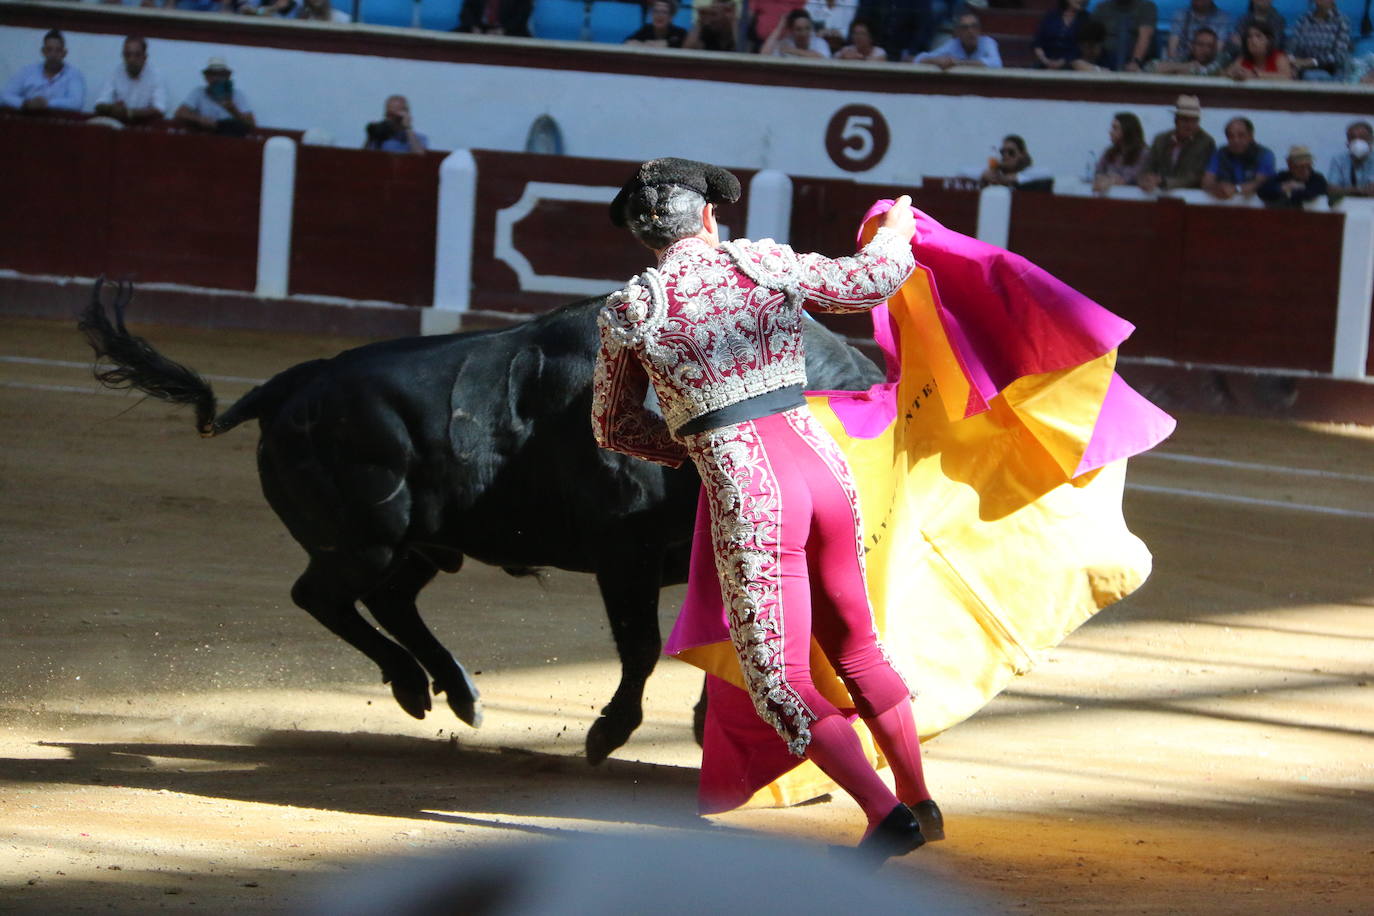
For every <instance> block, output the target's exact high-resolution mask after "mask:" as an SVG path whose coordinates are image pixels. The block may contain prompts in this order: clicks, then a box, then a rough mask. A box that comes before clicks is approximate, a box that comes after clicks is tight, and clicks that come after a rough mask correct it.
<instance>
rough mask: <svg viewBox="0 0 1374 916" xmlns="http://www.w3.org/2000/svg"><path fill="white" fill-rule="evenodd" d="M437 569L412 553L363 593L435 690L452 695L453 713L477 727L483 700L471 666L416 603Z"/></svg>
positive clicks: (364, 599) (380, 619)
mask: <svg viewBox="0 0 1374 916" xmlns="http://www.w3.org/2000/svg"><path fill="white" fill-rule="evenodd" d="M437 572H438V570H437V569H436V568H435V566H434V564H433V563H431V562H429V561H428V560H426V559H424V558H423V557H420V556H416V555H414V554H410V555H408V556H406V557H405V558H404V559H402V560H401V561H400V562H398V563H397V564H396V567H395V569H394V570H393V571H392V572H391V574H390V575H389V576H388V577H387V579H386V581H385V582H383V583H382V585H381V586H380V587H379V588H377V589H376V590H375V591H372V592H370V593H368V594H366V595H364V596H363V604H365V605H367V609H368V610H369V611H371V612H372V616H373V617H375V618H377V622H378V623H379V624H381V625H382V627H383V628H384V629H385V630H386V631H387V632H388V633H390V634H391V635H392V636H394V637H396V641H397V642H399V643H400V644H401V645H403V646H405V647H406V648H407V649H408V650H410V652H411V654H412V655H414V656H415V658H416V659H418V660H419V662H420V664H422V665H424V666H425V670H427V671H428V672H429V674H430V676H431V677H433V678H434V692H435V693H436V694H439V693H445V694H447V695H448V705H449V708H450V709H452V710H453V714H454V715H456V716H457V717H458V718H460V719H462V720H463V721H464V722H466V723H467V724H469V725H471V726H472V727H473V728H479V727H480V726H481V725H482V703H481V701H480V700H479V699H478V696H479V694H478V691H477V685H476V684H474V683H473V681H472V678H471V677H469V676H468V672H467V669H465V668H464V667H463V666H462V665H461V664H459V663H458V660H457V659H455V658H454V657H453V655H452V654H450V653H449V651H448V649H445V648H444V645H443V643H441V642H439V640H437V639H435V638H434V634H433V633H431V632H430V631H429V628H428V627H427V626H425V622H424V620H422V619H421V618H420V611H419V609H418V608H416V606H415V598H416V597H417V596H418V595H419V594H420V590H421V589H423V588H424V587H425V586H426V585H428V584H429V583H430V581H431V580H432V579H433V578H434V576H435V574H436V573H437Z"/></svg>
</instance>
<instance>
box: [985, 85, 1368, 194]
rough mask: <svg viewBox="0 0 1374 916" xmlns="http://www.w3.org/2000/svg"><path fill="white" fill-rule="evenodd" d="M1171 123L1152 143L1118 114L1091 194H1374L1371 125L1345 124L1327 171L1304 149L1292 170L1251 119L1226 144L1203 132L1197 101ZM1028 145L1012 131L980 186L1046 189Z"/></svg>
mask: <svg viewBox="0 0 1374 916" xmlns="http://www.w3.org/2000/svg"><path fill="white" fill-rule="evenodd" d="M1173 115H1174V126H1173V128H1172V129H1170V130H1165V131H1162V132H1160V133H1159V134H1157V135H1156V136H1155V137H1154V138H1153V139H1152V140H1151V141H1149V142H1148V143H1147V142H1146V139H1145V131H1144V128H1143V127H1142V126H1141V122H1140V118H1139V117H1137V116H1136V115H1135V114H1134V113H1132V112H1129V111H1122V112H1117V114H1116V115H1115V116H1114V117H1113V118H1112V121H1111V126H1110V128H1109V129H1108V132H1107V138H1108V146H1107V148H1106V149H1105V150H1103V151H1102V154H1101V155H1100V156H1099V157H1098V158H1097V162H1096V165H1095V167H1094V169H1093V190H1094V191H1095V192H1097V193H1099V194H1106V193H1109V192H1110V190H1111V189H1112V188H1113V187H1137V188H1139V189H1140V190H1141V191H1143V192H1145V193H1155V192H1160V191H1164V192H1169V191H1180V190H1190V189H1198V190H1201V191H1203V192H1205V193H1206V194H1207V195H1208V196H1210V197H1212V198H1213V199H1215V200H1217V201H1231V202H1237V203H1245V202H1250V201H1258V202H1262V203H1263V204H1265V205H1266V206H1270V207H1302V206H1305V205H1307V204H1310V203H1313V202H1315V201H1318V200H1319V199H1326V200H1327V201H1329V202H1332V203H1334V202H1336V201H1338V200H1340V199H1341V198H1344V197H1374V156H1371V155H1370V152H1371V145H1374V125H1371V124H1370V123H1369V122H1368V121H1355V122H1354V123H1352V124H1350V125H1348V126H1347V127H1346V132H1345V139H1346V143H1345V149H1344V151H1343V152H1341V153H1338V154H1337V155H1335V156H1333V157H1332V158H1331V162H1330V165H1329V166H1328V168H1327V171H1326V174H1323V173H1321V172H1318V171H1317V170H1316V168H1315V165H1314V160H1313V156H1312V151H1311V149H1310V148H1309V147H1308V146H1305V145H1294V146H1292V147H1290V148H1289V150H1288V154H1287V156H1286V157H1285V162H1286V164H1287V166H1288V167H1287V168H1286V169H1283V170H1280V169H1279V167H1278V162H1277V157H1276V156H1275V155H1274V152H1273V151H1272V150H1271V149H1269V148H1268V147H1266V146H1264V145H1263V144H1262V143H1260V142H1259V141H1258V140H1257V139H1256V137H1255V125H1254V124H1253V123H1252V122H1251V121H1250V119H1249V118H1245V117H1241V116H1236V117H1233V118H1231V119H1230V120H1229V121H1227V122H1226V127H1225V142H1224V143H1222V144H1221V145H1218V144H1217V141H1216V140H1215V139H1214V138H1213V137H1212V136H1211V135H1210V134H1208V133H1207V131H1205V130H1203V129H1202V105H1201V103H1200V101H1199V100H1198V98H1197V96H1193V95H1181V96H1179V97H1178V100H1177V101H1176V102H1175V104H1174V110H1173ZM1032 163H1033V160H1032V159H1031V155H1030V151H1029V150H1028V149H1027V147H1026V141H1025V140H1024V139H1022V138H1021V137H1019V136H1017V135H1015V134H1011V135H1008V136H1006V137H1004V138H1003V139H1002V144H1001V146H1000V147H999V149H998V154H997V155H996V156H993V157H991V158H990V159H989V160H988V166H987V168H986V169H984V170H983V171H982V173H981V174H980V175H979V183H980V184H981V185H983V186H987V185H1004V186H1008V187H1013V188H1019V189H1023V190H1036V189H1047V188H1049V187H1050V184H1049V182H1050V180H1051V179H1050V176H1047V175H1045V174H1043V173H1036V172H1035V171H1034V170H1033V169H1032V168H1031V166H1032Z"/></svg>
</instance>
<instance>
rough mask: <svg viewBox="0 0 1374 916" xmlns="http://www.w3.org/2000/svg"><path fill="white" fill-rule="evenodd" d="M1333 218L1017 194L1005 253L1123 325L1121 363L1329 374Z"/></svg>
mask: <svg viewBox="0 0 1374 916" xmlns="http://www.w3.org/2000/svg"><path fill="white" fill-rule="evenodd" d="M1343 219H1344V218H1343V217H1342V216H1340V215H1338V214H1334V213H1308V212H1303V211H1291V210H1253V209H1248V208H1247V209H1241V208H1232V207H1198V206H1186V205H1184V204H1183V203H1181V202H1178V201H1173V200H1161V201H1156V202H1144V201H1141V202H1135V201H1117V200H1102V199H1099V198H1085V197H1056V196H1054V195H1052V194H1018V195H1016V196H1015V197H1014V198H1013V204H1012V222H1011V238H1010V240H1009V247H1010V248H1011V250H1012V251H1015V252H1016V253H1018V254H1021V255H1024V256H1025V257H1027V258H1029V259H1030V260H1032V261H1034V262H1035V263H1036V264H1038V265H1040V266H1041V267H1043V268H1045V269H1046V270H1048V271H1050V272H1051V273H1053V274H1054V275H1055V276H1057V277H1059V278H1060V279H1062V280H1064V281H1065V282H1066V283H1068V284H1070V285H1071V286H1074V287H1075V288H1077V289H1079V290H1080V291H1082V292H1083V293H1085V294H1086V295H1088V296H1091V297H1092V298H1093V299H1096V300H1097V301H1098V302H1100V303H1102V304H1103V305H1105V306H1106V307H1107V308H1109V309H1111V310H1112V311H1114V312H1116V313H1117V314H1119V315H1121V316H1123V317H1125V318H1127V319H1129V320H1131V321H1133V322H1135V324H1136V326H1137V331H1136V333H1135V334H1134V335H1133V336H1132V337H1131V339H1130V341H1129V342H1128V343H1127V344H1126V346H1125V347H1124V348H1123V349H1124V351H1125V352H1126V353H1127V354H1129V355H1131V356H1159V357H1166V358H1169V359H1176V360H1184V361H1189V362H1203V363H1223V364H1228V365H1238V366H1253V367H1263V368H1287V369H1307V370H1311V371H1314V372H1330V371H1331V359H1332V355H1333V349H1334V339H1335V327H1336V303H1337V297H1338V293H1339V289H1338V284H1339V280H1340V262H1341V231H1342V226H1343Z"/></svg>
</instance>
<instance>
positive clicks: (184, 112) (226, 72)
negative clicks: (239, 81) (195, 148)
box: [176, 57, 257, 137]
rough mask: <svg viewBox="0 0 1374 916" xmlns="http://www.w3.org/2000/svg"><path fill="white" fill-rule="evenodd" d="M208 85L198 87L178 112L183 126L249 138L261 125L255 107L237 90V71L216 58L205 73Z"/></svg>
mask: <svg viewBox="0 0 1374 916" xmlns="http://www.w3.org/2000/svg"><path fill="white" fill-rule="evenodd" d="M201 75H202V76H204V77H205V85H204V86H197V87H196V88H194V89H192V90H191V91H190V93H189V94H188V95H187V96H186V100H185V101H184V102H182V103H181V107H179V108H178V109H177V111H176V119H177V121H179V122H180V123H181V124H182V125H184V126H186V127H190V128H193V129H196V130H205V131H210V132H212V133H217V134H226V135H228V136H232V137H242V136H245V135H247V134H248V133H249V132H250V131H251V130H252V129H253V128H254V127H256V126H257V121H256V120H255V119H254V118H253V109H252V106H251V105H249V104H248V98H247V96H245V95H244V94H243V93H242V92H240V91H239V90H237V89H235V88H234V81H233V79H232V77H233V71H232V70H230V69H229V65H228V64H227V63H225V62H224V58H222V57H212V58H210V60H209V61H207V62H206V64H205V69H204V70H202V71H201Z"/></svg>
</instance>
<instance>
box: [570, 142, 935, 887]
mask: <svg viewBox="0 0 1374 916" xmlns="http://www.w3.org/2000/svg"><path fill="white" fill-rule="evenodd" d="M739 195H740V186H739V181H738V179H736V178H735V176H734V175H732V174H730V173H729V172H727V171H725V170H724V169H721V168H717V167H715V166H711V165H707V164H706V163H702V162H693V161H691V160H686V159H655V160H652V161H649V162H646V163H644V164H643V165H641V166H640V167H639V169H638V170H637V171H636V172H635V174H634V176H633V177H632V178H631V179H630V180H629V181H628V182H626V184H625V186H624V187H623V188H621V190H620V193H619V194H617V195H616V198H615V200H614V201H613V202H612V204H611V214H610V215H611V221H612V222H613V223H614V224H615V225H617V226H622V227H625V228H628V229H629V230H630V232H631V233H633V234H634V236H635V238H637V239H638V240H639V241H640V242H641V243H643V244H644V245H645V246H647V247H648V248H650V249H651V250H652V251H653V252H654V253H655V254H656V255H657V256H658V266H657V267H656V268H651V269H649V270H647V271H645V272H644V273H643V274H641V275H640V276H638V277H635V278H633V279H632V280H631V281H630V282H629V284H628V285H627V286H626V287H625V289H623V290H621V291H619V292H617V293H615V294H613V295H612V296H610V297H609V298H608V299H607V300H606V306H605V308H603V309H602V311H601V314H600V317H599V325H600V335H601V346H600V351H599V353H598V357H597V362H596V370H595V374H594V376H593V389H592V390H593V401H592V417H591V419H592V429H593V431H594V433H595V435H596V439H597V442H598V443H599V444H600V445H601V446H602V447H603V448H610V449H615V450H617V451H621V452H624V453H626V454H629V455H632V456H634V457H637V458H642V459H644V460H647V461H655V462H658V463H661V464H667V465H671V466H677V465H679V464H681V463H682V462H683V461H685V460H689V459H690V460H691V461H692V462H693V463H694V464H695V465H696V469H697V471H698V473H699V474H700V476H701V480H702V490H703V495H704V497H705V501H706V504H707V506H708V507H709V512H710V520H711V525H710V530H711V544H712V549H713V551H714V558H715V568H716V571H717V573H718V575H719V580H720V589H721V597H722V599H723V606H724V609H725V615H726V617H727V618H728V623H729V631H730V637H731V642H732V643H733V646H734V649H735V653H736V655H737V657H738V660H739V664H740V671H741V674H742V675H743V679H744V682H745V685H746V686H747V689H748V693H749V695H750V696H751V698H752V699H753V706H754V709H755V710H756V711H757V712H758V714H759V716H760V717H761V718H762V719H763V720H764V721H765V722H767V723H768V724H769V725H771V726H772V728H773V729H775V730H776V731H777V733H778V734H779V735H780V736H781V737H782V739H783V741H784V742H785V744H786V746H787V749H788V750H789V751H790V752H791V753H792V754H793V755H794V756H796V757H805V758H806V759H809V760H812V761H814V762H815V763H816V764H817V765H818V766H819V767H820V768H821V770H823V771H824V772H825V774H826V775H827V776H829V777H830V778H831V779H833V780H834V781H835V782H836V783H838V784H839V785H840V786H841V787H842V788H843V789H844V790H845V791H846V792H848V793H849V794H850V795H851V796H853V797H854V799H855V800H856V801H857V802H858V803H859V806H860V807H861V808H862V809H863V811H864V813H865V815H866V816H867V818H868V832H867V834H866V835H865V838H864V840H863V841H862V842H861V843H860V846H859V849H860V853H861V855H862V856H863V857H864V858H865V859H867V860H868V861H869V862H870V863H873V862H881V861H882V860H883V859H885V858H887V857H888V856H893V855H901V854H904V853H906V852H909V851H911V850H912V849H915V848H916V847H918V846H920V845H922V844H923V843H924V842H926V841H927V840H928V839H931V840H933V839H939V838H941V837H942V836H943V827H942V823H941V819H940V813H939V808H938V807H937V806H936V805H935V803H934V801H932V800H931V798H930V792H929V791H928V790H927V788H926V786H925V780H924V776H923V773H922V768H921V756H920V744H919V741H918V740H917V735H916V726H915V723H914V720H913V716H912V711H911V702H910V700H911V692H910V690H909V689H908V687H907V685H906V683H905V682H904V681H903V680H902V678H901V676H900V675H899V674H898V673H897V672H896V670H895V669H894V668H893V667H892V664H891V662H890V661H889V660H888V658H887V655H886V654H885V653H884V652H883V650H882V648H881V646H880V645H879V644H878V639H877V635H876V630H875V627H874V623H873V609H872V607H871V605H870V604H869V601H868V592H867V585H866V582H865V578H864V570H863V556H862V548H861V545H860V541H859V538H860V533H861V532H862V531H863V526H862V524H861V522H860V519H859V506H858V497H857V492H856V490H855V487H854V483H853V477H852V475H851V473H850V470H849V466H848V464H847V463H846V462H845V459H844V456H843V455H842V454H841V452H840V451H839V448H838V446H837V445H836V444H835V441H834V439H832V438H831V437H830V435H829V434H828V433H827V432H826V431H825V429H824V428H823V427H821V426H820V425H819V423H818V421H817V420H816V419H815V418H814V416H812V414H811V412H810V409H809V408H808V407H807V406H806V401H805V399H804V398H803V396H802V390H803V388H804V387H805V385H806V366H805V353H804V351H803V335H802V330H803V326H804V322H805V321H806V320H807V319H806V317H805V316H804V315H803V313H802V310H803V309H804V308H814V309H819V310H822V311H831V312H858V311H864V310H867V309H871V308H873V307H875V306H878V305H881V304H882V303H883V302H884V301H886V299H887V298H888V297H889V296H891V295H892V294H893V293H895V292H896V291H897V289H898V288H899V287H900V286H901V284H902V283H903V282H904V281H905V280H906V278H907V277H908V276H909V275H910V274H911V272H912V270H913V269H914V268H915V259H914V256H913V254H912V247H911V240H912V236H913V235H914V234H915V217H914V214H913V213H912V211H911V207H910V198H907V197H901V198H899V199H898V200H897V201H896V203H895V205H894V206H893V208H892V209H891V210H890V211H888V212H887V214H885V215H884V216H883V217H882V223H881V226H880V228H879V229H878V230H877V233H876V235H875V236H874V237H873V239H872V241H870V242H869V243H868V244H867V245H866V246H865V247H864V248H863V250H862V251H860V252H859V253H858V254H857V255H854V256H853V257H847V258H838V259H831V258H826V257H823V256H821V255H818V254H797V253H796V252H794V251H792V249H791V248H789V247H788V246H786V245H781V244H778V243H776V242H773V241H772V240H768V239H765V240H763V241H759V242H750V241H744V240H740V241H735V242H722V241H721V239H720V235H719V225H718V224H717V222H716V205H717V204H721V203H730V202H734V201H735V200H738V199H739ZM651 385H652V386H653V392H654V394H655V395H656V396H657V403H658V405H659V407H660V408H661V415H660V414H659V413H656V412H654V411H651V410H649V409H648V408H646V407H645V396H646V394H647V393H648V391H649V388H650V386H651ZM813 624H814V626H813ZM813 636H814V637H815V638H816V640H817V642H818V643H819V644H820V646H821V648H822V649H823V650H824V652H825V654H826V656H827V658H828V659H829V661H830V663H831V664H832V665H833V666H834V668H835V669H836V671H837V672H838V673H839V674H840V676H841V677H842V678H843V679H844V680H845V683H846V685H847V686H848V689H849V693H850V696H851V698H852V701H853V704H854V706H855V707H856V708H857V709H858V710H859V714H860V715H861V716H862V717H863V719H864V721H865V723H866V724H867V725H868V728H869V731H870V732H871V733H872V734H873V735H874V737H875V739H876V740H877V743H878V746H879V747H880V748H881V749H882V752H883V755H884V757H886V758H887V760H888V762H889V764H890V765H891V766H892V770H893V774H894V776H895V778H896V789H897V791H896V793H895V794H894V793H893V791H892V790H890V789H889V788H888V787H887V785H886V784H885V783H884V782H883V781H882V779H880V778H879V777H878V775H877V773H876V772H875V771H874V770H873V767H872V766H871V765H870V764H869V762H868V759H867V758H866V756H865V755H864V752H863V748H862V746H861V745H860V743H859V740H858V738H857V736H856V735H855V733H854V730H853V728H852V727H851V726H850V724H849V722H848V721H847V720H846V718H845V716H844V715H842V714H841V713H840V712H839V710H838V709H837V708H836V706H835V705H834V704H833V703H832V702H831V701H830V700H828V699H827V698H826V697H825V696H823V695H821V694H820V693H819V692H818V691H817V689H816V686H815V684H814V683H813V681H812V679H811V673H810V643H811V639H812V637H813ZM909 806H910V807H909ZM923 831H924V832H923Z"/></svg>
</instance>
